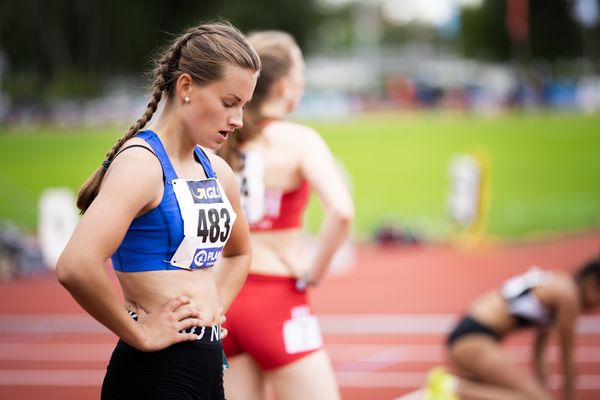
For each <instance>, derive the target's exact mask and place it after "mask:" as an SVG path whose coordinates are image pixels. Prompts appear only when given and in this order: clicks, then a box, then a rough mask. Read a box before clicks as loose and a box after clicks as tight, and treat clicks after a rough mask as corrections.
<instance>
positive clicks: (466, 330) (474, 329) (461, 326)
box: [446, 315, 502, 347]
mask: <svg viewBox="0 0 600 400" xmlns="http://www.w3.org/2000/svg"><path fill="white" fill-rule="evenodd" d="M473 334H479V335H486V336H489V337H491V338H492V339H494V340H495V341H497V342H499V341H500V340H501V339H502V337H501V336H500V335H499V334H498V333H497V332H495V331H494V330H493V329H491V328H489V327H488V326H486V325H484V324H482V323H481V322H479V321H477V320H476V319H475V318H473V317H471V316H469V315H465V316H463V317H462V318H461V320H460V321H459V322H458V324H456V326H455V327H454V329H453V330H452V331H451V332H450V334H449V335H448V338H447V340H446V346H447V347H452V345H453V344H454V343H455V342H456V341H457V340H458V339H460V338H462V337H464V336H467V335H473Z"/></svg>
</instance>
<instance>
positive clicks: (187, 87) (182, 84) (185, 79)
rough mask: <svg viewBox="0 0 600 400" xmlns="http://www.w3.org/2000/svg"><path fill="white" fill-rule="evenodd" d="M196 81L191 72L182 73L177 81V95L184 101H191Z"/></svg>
mask: <svg viewBox="0 0 600 400" xmlns="http://www.w3.org/2000/svg"><path fill="white" fill-rule="evenodd" d="M193 84H194V81H193V79H192V77H191V76H190V74H185V73H184V74H181V75H180V76H179V78H177V82H176V83H175V90H176V93H177V94H176V96H177V97H178V98H179V99H180V100H181V101H183V102H186V103H189V102H190V100H191V97H192V89H193Z"/></svg>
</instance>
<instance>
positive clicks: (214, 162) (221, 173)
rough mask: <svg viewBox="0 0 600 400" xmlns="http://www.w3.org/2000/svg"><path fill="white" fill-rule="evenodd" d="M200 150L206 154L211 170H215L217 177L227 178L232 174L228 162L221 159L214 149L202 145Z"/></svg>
mask: <svg viewBox="0 0 600 400" xmlns="http://www.w3.org/2000/svg"><path fill="white" fill-rule="evenodd" d="M202 150H203V151H204V154H206V157H207V158H208V161H209V162H210V165H211V166H212V168H213V171H215V174H216V175H217V178H219V179H221V178H223V179H229V177H233V176H234V174H233V171H232V170H231V167H230V166H229V164H227V162H226V161H225V160H223V159H222V158H221V157H220V156H218V155H217V154H215V152H214V151H212V150H209V149H206V148H204V147H202Z"/></svg>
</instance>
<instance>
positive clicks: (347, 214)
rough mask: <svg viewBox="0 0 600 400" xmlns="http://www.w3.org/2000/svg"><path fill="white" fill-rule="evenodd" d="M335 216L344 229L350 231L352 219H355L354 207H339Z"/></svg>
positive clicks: (334, 213)
mask: <svg viewBox="0 0 600 400" xmlns="http://www.w3.org/2000/svg"><path fill="white" fill-rule="evenodd" d="M333 218H335V221H336V223H337V224H338V225H339V226H340V227H341V228H343V230H344V231H349V230H350V227H351V226H352V221H354V209H353V208H352V207H344V208H338V209H336V210H335V211H334V212H333Z"/></svg>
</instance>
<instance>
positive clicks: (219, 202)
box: [170, 178, 237, 269]
mask: <svg viewBox="0 0 600 400" xmlns="http://www.w3.org/2000/svg"><path fill="white" fill-rule="evenodd" d="M172 182H173V191H174V192H175V197H176V198H177V202H178V203H179V208H180V210H181V217H182V219H183V234H184V238H183V241H182V242H181V244H180V245H179V247H178V248H177V251H176V252H175V254H174V255H173V258H172V259H171V260H170V264H171V265H173V266H175V267H178V268H184V269H199V268H210V267H212V266H213V265H214V264H215V262H216V261H217V260H218V258H219V256H220V254H221V251H222V250H223V247H224V246H225V243H226V242H227V239H229V236H230V235H231V229H232V227H233V223H234V222H235V219H236V217H237V215H236V214H235V212H234V211H233V208H232V207H231V203H230V202H229V199H227V196H226V195H225V192H224V191H223V188H222V187H221V185H220V184H219V181H217V180H216V179H215V178H210V179H205V180H200V181H194V180H186V179H174V180H173V181H172Z"/></svg>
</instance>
